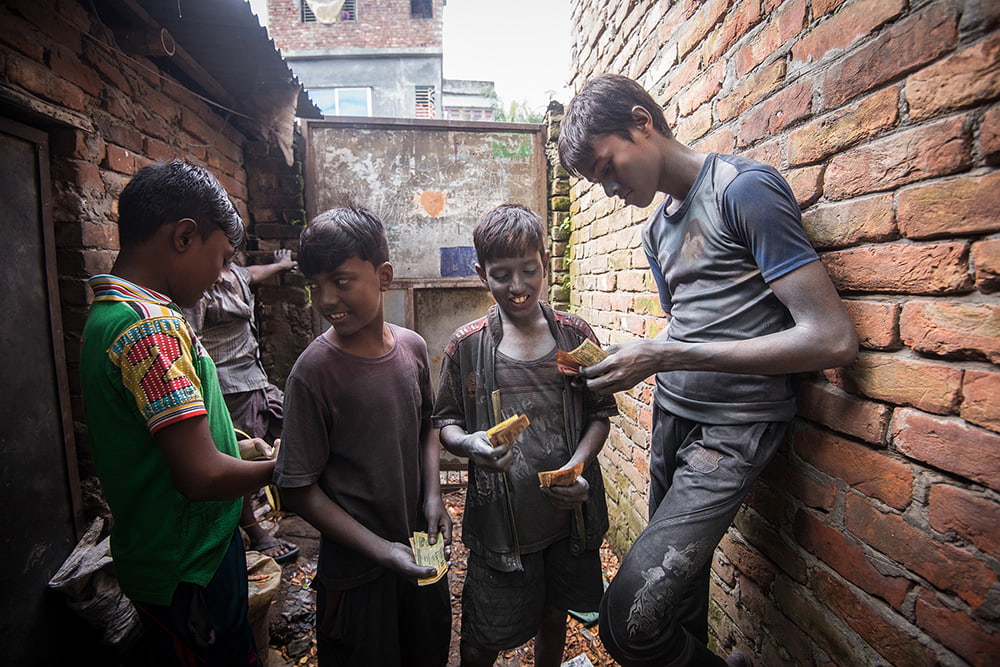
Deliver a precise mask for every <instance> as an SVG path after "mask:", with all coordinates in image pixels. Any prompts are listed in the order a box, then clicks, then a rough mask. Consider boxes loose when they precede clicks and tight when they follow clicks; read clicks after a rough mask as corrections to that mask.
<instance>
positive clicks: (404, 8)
mask: <svg viewBox="0 0 1000 667" xmlns="http://www.w3.org/2000/svg"><path fill="white" fill-rule="evenodd" d="M304 1H305V0H268V1H267V11H268V24H267V31H268V34H270V36H271V39H273V40H274V43H275V44H276V45H277V46H278V48H279V49H282V50H283V51H300V50H309V49H351V48H360V49H385V48H414V47H438V48H440V46H441V41H442V34H443V27H444V21H443V20H442V16H441V13H442V11H443V7H444V1H443V0H434V17H433V18H430V19H411V18H410V0H378V1H377V2H374V1H369V0H360V1H359V2H358V3H357V4H358V13H357V20H355V21H338V22H336V23H329V24H327V23H320V22H318V21H317V22H309V23H303V22H302V13H301V12H302V3H303V2H304Z"/></svg>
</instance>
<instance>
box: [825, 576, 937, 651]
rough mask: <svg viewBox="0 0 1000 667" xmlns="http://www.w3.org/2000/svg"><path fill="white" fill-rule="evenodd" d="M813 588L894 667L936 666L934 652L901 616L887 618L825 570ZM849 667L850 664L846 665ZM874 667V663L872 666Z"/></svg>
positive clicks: (874, 606)
mask: <svg viewBox="0 0 1000 667" xmlns="http://www.w3.org/2000/svg"><path fill="white" fill-rule="evenodd" d="M812 589H813V591H814V592H815V594H816V597H817V599H820V600H823V602H824V603H826V604H827V605H828V607H829V608H830V609H832V610H833V612H834V613H835V614H836V615H837V616H839V617H840V618H841V619H842V620H843V621H844V622H845V623H846V624H847V625H848V626H850V628H851V629H852V630H854V631H855V632H857V633H858V635H859V636H860V637H861V639H863V640H864V642H865V643H866V644H868V645H869V646H871V647H872V648H873V649H875V650H876V651H878V652H879V654H880V655H882V657H884V658H885V659H886V660H887V661H888V663H889V664H890V665H934V664H936V663H937V656H936V655H935V654H934V651H933V650H932V649H930V648H928V647H926V646H923V645H922V644H921V643H920V642H917V641H914V640H913V636H912V634H911V632H910V630H909V628H908V627H906V625H907V624H904V623H903V622H902V621H900V620H899V619H898V618H897V617H891V619H887V618H886V617H884V616H883V615H882V614H880V613H879V611H878V607H877V606H876V605H873V604H871V603H870V601H869V600H867V599H864V598H861V597H859V596H858V595H857V594H856V593H855V592H854V591H853V590H851V589H850V588H848V587H847V586H845V585H844V584H843V583H842V582H840V581H839V580H838V579H836V578H835V577H833V576H832V575H830V574H828V573H826V572H824V571H823V570H816V572H815V573H814V575H813V577H812ZM845 664H846V663H845ZM868 664H872V663H868Z"/></svg>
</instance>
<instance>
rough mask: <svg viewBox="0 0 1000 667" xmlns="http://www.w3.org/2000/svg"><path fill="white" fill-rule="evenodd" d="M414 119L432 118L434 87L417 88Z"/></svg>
mask: <svg viewBox="0 0 1000 667" xmlns="http://www.w3.org/2000/svg"><path fill="white" fill-rule="evenodd" d="M415 115H416V117H417V118H434V86H417V96H416V114H415Z"/></svg>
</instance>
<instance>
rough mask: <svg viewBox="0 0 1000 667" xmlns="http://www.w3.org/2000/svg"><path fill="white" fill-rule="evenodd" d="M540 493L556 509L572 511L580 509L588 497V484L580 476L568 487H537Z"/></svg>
mask: <svg viewBox="0 0 1000 667" xmlns="http://www.w3.org/2000/svg"><path fill="white" fill-rule="evenodd" d="M538 488H539V489H541V491H542V493H543V494H544V495H545V496H546V497H547V498H548V499H549V500H550V501H551V502H552V504H553V505H555V507H556V509H561V510H573V509H576V508H577V507H580V506H581V505H583V504H584V503H585V502H587V498H589V497H590V483H589V482H588V481H587V480H586V479H584V478H583V477H582V476H579V477H577V478H576V481H575V482H573V483H572V484H570V485H568V486H539V487H538Z"/></svg>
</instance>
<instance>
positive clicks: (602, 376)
mask: <svg viewBox="0 0 1000 667" xmlns="http://www.w3.org/2000/svg"><path fill="white" fill-rule="evenodd" d="M657 343H658V341H650V340H638V341H631V342H629V343H621V344H619V345H611V346H609V347H608V349H607V351H608V358H607V359H605V360H604V361H601V362H600V363H596V364H594V365H593V366H585V367H583V368H581V369H580V375H581V376H582V377H584V378H586V379H587V387H588V388H589V389H590V390H591V391H593V392H595V393H597V394H613V393H615V392H616V391H626V390H628V389H631V388H632V387H634V386H635V385H637V384H639V383H640V382H642V381H643V380H645V379H646V378H648V377H649V376H650V375H653V374H655V373H656V372H657V370H661V369H658V367H657V362H658V359H659V358H658V357H657V356H656V354H655V353H656V349H655V347H656V344H657Z"/></svg>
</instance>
